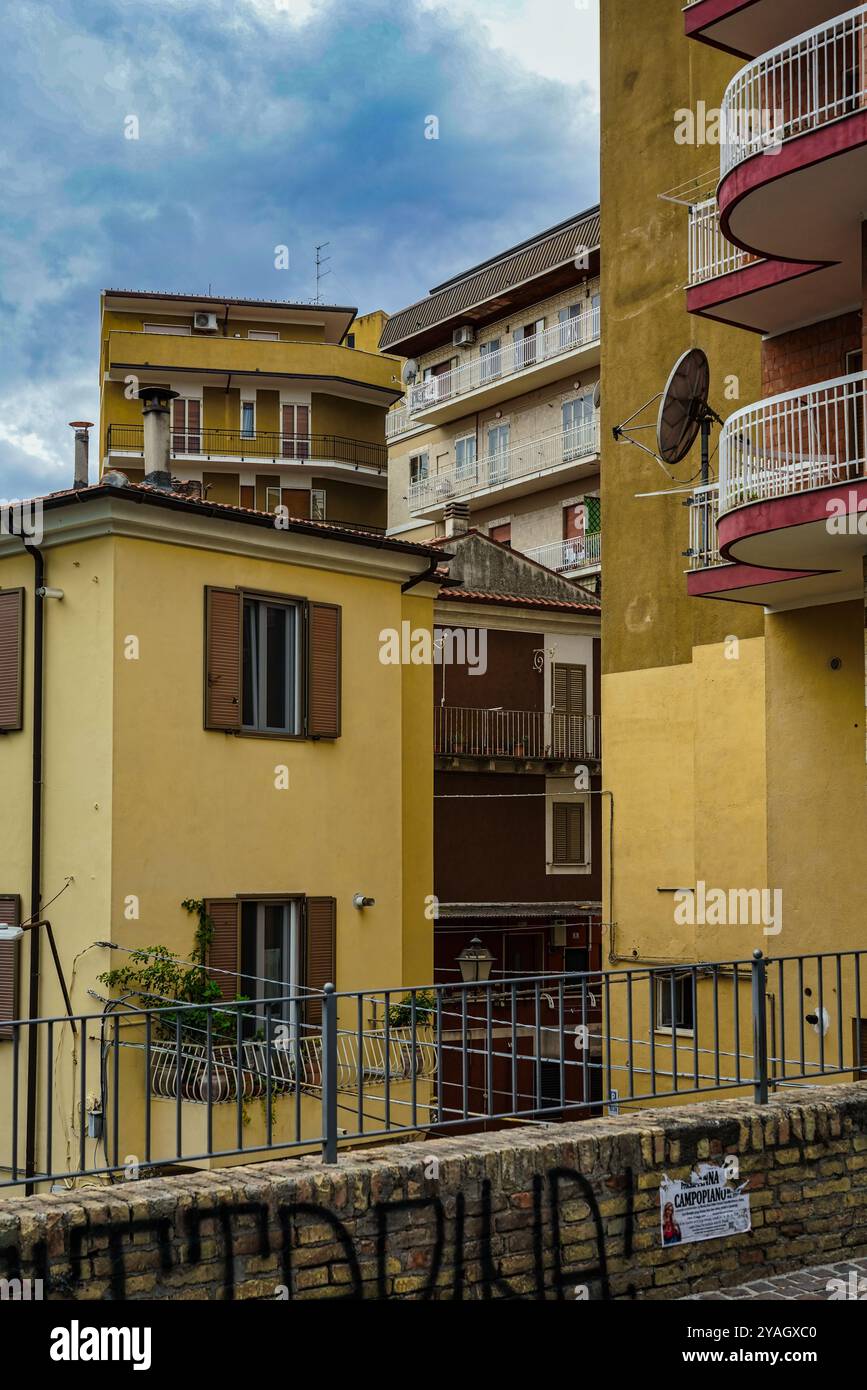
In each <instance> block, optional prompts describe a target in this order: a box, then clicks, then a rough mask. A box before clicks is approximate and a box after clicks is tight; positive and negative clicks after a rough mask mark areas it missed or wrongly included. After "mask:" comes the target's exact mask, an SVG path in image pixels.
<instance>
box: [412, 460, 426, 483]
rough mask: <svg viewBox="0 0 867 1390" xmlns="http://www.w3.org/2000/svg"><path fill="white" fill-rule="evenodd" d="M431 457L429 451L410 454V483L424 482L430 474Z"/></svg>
mask: <svg viewBox="0 0 867 1390" xmlns="http://www.w3.org/2000/svg"><path fill="white" fill-rule="evenodd" d="M428 467H429V459H428V454H427V452H425V453H423V454H410V459H409V481H410V484H413V483H422V482H424V480H425V478H426V477H427V475H428Z"/></svg>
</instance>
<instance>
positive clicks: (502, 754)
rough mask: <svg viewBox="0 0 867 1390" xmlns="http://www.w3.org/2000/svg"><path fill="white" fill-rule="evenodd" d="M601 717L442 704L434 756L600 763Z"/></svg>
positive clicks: (436, 731) (514, 760)
mask: <svg viewBox="0 0 867 1390" xmlns="http://www.w3.org/2000/svg"><path fill="white" fill-rule="evenodd" d="M601 748H602V741H601V729H600V720H599V717H598V715H593V716H589V715H588V716H582V715H576V714H561V713H559V712H557V711H552V710H514V709H470V708H464V707H460V706H457V705H439V706H438V707H437V709H436V711H435V716H434V754H435V755H436V756H437V757H444V758H453V759H454V758H457V759H462V758H468V759H479V758H484V759H487V760H491V761H494V760H500V759H508V760H511V761H512V762H521V763H524V762H545V763H574V762H588V761H589V762H598V761H599V759H600V757H601Z"/></svg>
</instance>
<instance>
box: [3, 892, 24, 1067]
mask: <svg viewBox="0 0 867 1390" xmlns="http://www.w3.org/2000/svg"><path fill="white" fill-rule="evenodd" d="M20 923H21V904H20V899H19V897H18V894H17V893H0V926H4V927H17V926H19V925H20ZM20 950H21V940H20V938H19V939H18V940H17V941H4V940H2V939H0V1040H2V1039H9V1038H11V1037H12V1029H11V1028H5V1027H4V1026H3V1025H4V1024H5V1023H8V1022H9V1021H10V1020H11V1019H13V1018H17V1017H18V957H19V953H20Z"/></svg>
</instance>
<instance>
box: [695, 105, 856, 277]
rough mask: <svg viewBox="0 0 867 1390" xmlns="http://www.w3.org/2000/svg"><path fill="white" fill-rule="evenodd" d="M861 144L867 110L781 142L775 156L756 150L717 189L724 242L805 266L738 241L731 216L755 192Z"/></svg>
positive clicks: (769, 249) (768, 248)
mask: <svg viewBox="0 0 867 1390" xmlns="http://www.w3.org/2000/svg"><path fill="white" fill-rule="evenodd" d="M862 145H867V109H864V110H860V111H857V112H852V113H851V114H850V115H847V116H843V117H841V118H840V119H839V120H837V121H833V122H831V123H830V124H829V125H827V126H823V127H822V128H821V129H820V130H811V131H807V132H806V133H805V134H804V135H797V136H794V137H793V138H792V139H789V140H786V141H784V143H783V145H782V147H781V149H780V151H779V153H778V154H773V155H772V154H768V153H767V151H764V150H759V151H757V152H756V153H755V154H754V155H751V156H750V157H749V159H746V160H744V162H743V163H742V164H739V165H738V166H737V168H736V169H732V171H731V173H730V174H727V175H726V176H725V178H724V179H723V181H722V183H721V184H720V186H719V191H718V194H717V201H718V203H719V210H720V227H721V229H722V233H723V236H724V237H725V238H726V241H730V242H731V243H732V245H733V246H739V247H740V249H741V250H742V251H749V252H750V253H751V254H752V255H754V256H766V257H768V258H770V259H774V260H776V261H778V262H780V263H782V264H791V265H801V266H803V265H805V264H807V263H806V262H804V261H795V260H792V259H791V258H787V257H780V256H777V255H776V253H775V251H774V248H773V247H772V246H750V245H748V244H747V243H746V242H744V241H741V240H740V238H739V237H737V236H735V235H734V233H733V232H732V230H731V218H732V214H733V212H734V211H735V209H736V208H737V206H738V204H739V203H741V202H742V201H743V199H744V198H746V197H747V196H748V194H750V193H753V192H755V190H756V189H758V188H766V187H768V186H769V185H770V184H772V183H777V182H779V180H780V179H784V178H786V177H787V176H788V175H789V174H793V173H800V172H801V171H802V170H804V169H810V168H813V167H814V166H815V165H817V164H824V163H825V162H826V161H827V160H829V159H834V158H836V157H837V156H838V155H840V154H847V153H849V152H850V151H851V150H856V149H858V148H860V146H862ZM833 264H834V262H833V261H819V262H816V263H814V264H813V265H812V269H817V268H818V269H822V268H823V267H825V266H828V265H833Z"/></svg>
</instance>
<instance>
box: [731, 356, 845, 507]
mask: <svg viewBox="0 0 867 1390" xmlns="http://www.w3.org/2000/svg"><path fill="white" fill-rule="evenodd" d="M865 396H867V372H857V373H855V374H854V375H852V376H843V377H837V378H836V380H834V381H823V382H820V383H819V384H818V385H816V386H808V387H802V388H801V389H800V390H797V391H787V392H785V393H784V394H782V395H779V396H770V397H769V398H768V399H767V400H764V401H758V402H757V403H756V404H755V405H748V406H745V407H744V408H743V409H742V410H738V411H736V412H735V414H734V415H731V416H729V418H728V420H726V422H725V425H724V426H723V429H722V432H721V434H720V445H719V490H720V497H719V510H720V515H722V514H723V513H724V512H727V511H731V509H732V508H733V507H740V506H743V505H744V503H747V502H756V501H762V500H767V499H770V498H775V497H787V496H789V495H791V494H792V493H797V492H807V491H809V490H810V489H812V488H817V487H828V486H830V485H831V484H833V483H840V482H845V481H846V480H847V479H848V478H858V477H863V476H864V474H865V458H867V450H865V440H864V435H865V417H867V401H865Z"/></svg>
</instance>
